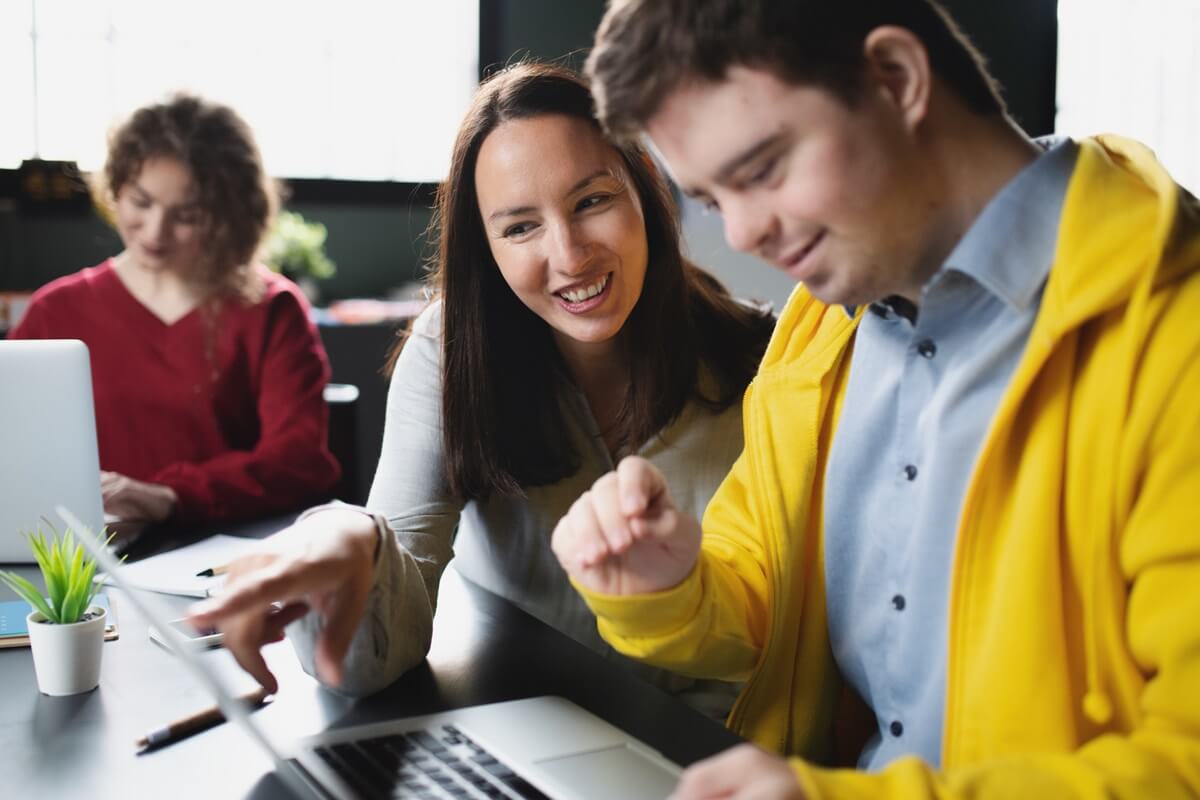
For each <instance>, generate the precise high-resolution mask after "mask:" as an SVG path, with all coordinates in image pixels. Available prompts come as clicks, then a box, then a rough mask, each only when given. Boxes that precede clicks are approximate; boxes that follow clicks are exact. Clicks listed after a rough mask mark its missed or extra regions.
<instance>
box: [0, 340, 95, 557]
mask: <svg viewBox="0 0 1200 800" xmlns="http://www.w3.org/2000/svg"><path fill="white" fill-rule="evenodd" d="M59 503H61V504H63V505H65V506H68V507H70V508H73V509H75V510H76V511H77V512H78V513H79V514H80V516H81V517H82V518H83V520H84V521H85V522H86V523H87V524H88V526H89V527H90V528H92V529H93V530H99V528H100V526H101V525H102V524H103V523H104V513H103V503H102V501H101V498H100V459H99V457H98V455H97V451H96V414H95V409H94V407H93V405H92V370H91V364H90V362H89V360H88V349H87V346H86V345H85V344H84V343H83V342H81V341H79V340H77V339H43V340H28V341H25V340H13V341H8V340H2V341H0V563H21V564H32V563H33V562H34V558H33V551H32V550H30V548H29V542H28V540H27V539H26V538H25V536H24V535H23V531H29V532H33V531H35V530H36V529H37V527H38V525H39V523H40V524H42V525H43V526H45V525H46V522H45V521H46V520H49V521H52V522H54V523H58V518H57V517H56V516H55V515H54V507H55V506H56V505H58V504H59ZM46 530H47V532H48V529H46ZM60 530H61V527H60Z"/></svg>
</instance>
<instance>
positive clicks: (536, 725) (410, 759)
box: [58, 507, 680, 800]
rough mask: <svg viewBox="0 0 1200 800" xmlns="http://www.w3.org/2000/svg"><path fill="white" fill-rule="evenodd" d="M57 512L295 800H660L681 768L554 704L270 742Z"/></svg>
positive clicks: (568, 706)
mask: <svg viewBox="0 0 1200 800" xmlns="http://www.w3.org/2000/svg"><path fill="white" fill-rule="evenodd" d="M58 514H59V515H60V516H61V518H62V519H63V520H65V521H66V522H67V524H69V525H70V526H71V527H72V528H74V529H75V530H77V531H79V532H80V539H81V540H82V542H83V543H84V545H85V546H86V547H87V549H88V552H89V553H91V555H92V556H94V557H95V559H96V561H97V564H98V566H99V568H100V569H101V570H103V571H105V572H107V573H108V574H109V577H110V580H111V582H112V583H114V584H116V586H117V587H118V588H120V589H121V590H122V591H123V592H124V595H125V596H126V597H127V598H128V599H129V601H130V602H131V603H132V604H133V605H134V607H135V608H137V610H138V611H139V612H141V614H142V615H143V616H144V617H145V618H146V620H147V621H148V622H149V623H150V624H151V625H152V626H154V627H155V628H156V629H157V630H158V631H159V633H160V634H162V636H163V637H164V639H165V640H166V641H167V642H169V643H170V645H171V646H172V647H171V649H172V650H173V651H174V652H175V653H176V655H177V656H178V657H179V658H181V659H182V660H183V663H184V666H185V667H187V668H188V669H189V670H191V671H192V673H193V674H194V676H195V677H196V678H197V679H198V680H199V681H200V682H201V683H203V684H204V685H205V686H206V687H208V689H209V690H210V692H211V693H212V695H213V697H214V698H215V699H216V701H217V704H218V705H219V706H220V708H221V710H222V711H223V712H224V713H225V716H226V718H227V719H229V720H231V721H232V722H233V723H234V724H235V725H237V726H238V727H239V728H241V729H242V730H243V731H244V732H245V733H246V734H247V735H248V736H249V738H250V739H252V740H253V741H255V742H257V743H258V745H259V746H260V747H261V748H262V749H263V750H264V751H265V752H266V754H267V755H269V756H270V757H271V759H272V761H273V762H274V764H275V771H276V774H277V775H278V776H279V777H280V778H281V779H282V780H283V782H284V783H285V784H286V785H287V786H288V787H289V788H290V789H291V790H292V792H293V793H294V794H295V795H296V796H297V797H306V798H307V797H319V798H329V797H332V798H339V800H340V798H375V797H429V798H456V797H459V798H491V799H492V800H500V799H502V798H503V799H508V798H554V800H612V798H622V800H661V798H664V797H666V796H667V795H669V794H670V793H671V791H672V790H673V789H674V787H675V783H676V781H677V779H678V777H679V772H680V769H679V767H678V766H676V765H675V764H673V763H671V762H670V761H668V760H667V759H665V758H664V757H663V756H662V755H661V754H659V753H658V752H656V751H654V750H652V749H651V748H650V747H648V746H647V745H645V744H643V743H641V742H639V741H637V740H636V739H634V738H633V737H631V736H629V735H628V734H626V733H624V732H622V731H621V730H620V729H618V728H616V727H614V726H612V725H610V724H609V723H607V722H605V721H604V720H602V719H600V718H599V717H597V716H595V715H594V714H592V713H590V712H588V711H585V710H584V709H582V708H580V707H579V706H577V705H575V704H573V703H571V702H569V701H567V700H564V699H563V698H560V697H552V696H542V697H532V698H527V699H523V700H513V701H510V702H505V703H494V704H490V705H482V706H471V707H468V708H461V709H455V710H452V711H446V712H442V713H438V714H432V715H428V716H422V717H408V718H404V719H396V720H391V721H389V722H382V723H375V724H371V725H362V726H357V727H351V728H342V729H338V730H333V731H329V732H327V733H323V734H320V735H318V736H314V737H309V738H306V739H302V740H299V741H296V742H290V743H283V742H276V741H272V739H271V736H270V735H269V734H268V733H267V732H266V731H265V729H264V728H262V727H260V726H259V725H258V723H257V722H255V721H254V720H253V718H251V716H250V715H249V714H247V713H246V711H245V709H244V708H243V707H242V706H241V704H240V703H239V701H238V700H236V699H235V698H234V696H233V694H232V693H231V692H230V691H229V690H228V689H227V688H226V687H225V686H224V684H223V683H222V682H221V679H220V678H219V677H218V676H217V673H216V672H215V671H214V670H212V669H211V668H210V667H209V665H208V664H207V663H205V661H204V660H203V658H201V657H200V656H199V655H198V654H196V653H193V652H191V651H190V650H189V649H188V648H187V647H186V646H185V644H184V642H183V641H182V638H181V637H180V635H179V633H177V632H176V631H175V630H174V629H173V628H171V627H170V626H169V625H168V624H167V620H169V619H170V616H171V615H170V614H168V613H164V611H163V610H162V609H161V608H160V607H159V606H158V601H157V600H155V599H153V598H151V597H150V596H148V595H147V594H145V593H141V592H134V591H133V590H132V588H131V587H130V586H129V585H128V584H127V582H126V581H125V580H124V578H123V577H122V574H121V573H122V569H121V567H120V566H119V564H118V563H117V561H116V559H114V558H113V557H112V556H111V555H110V554H109V553H108V551H107V549H106V548H104V547H103V546H102V545H101V544H100V543H99V540H98V539H96V538H95V537H94V536H93V535H92V534H91V532H90V531H89V530H88V526H87V525H85V524H84V523H83V522H82V521H81V520H79V519H77V518H76V517H75V516H74V515H73V514H71V512H70V511H68V510H67V509H65V508H61V507H60V508H59V509H58Z"/></svg>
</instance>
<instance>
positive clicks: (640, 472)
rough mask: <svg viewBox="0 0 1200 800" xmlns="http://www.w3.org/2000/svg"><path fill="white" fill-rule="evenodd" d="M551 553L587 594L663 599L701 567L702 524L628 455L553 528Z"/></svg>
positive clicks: (650, 468)
mask: <svg viewBox="0 0 1200 800" xmlns="http://www.w3.org/2000/svg"><path fill="white" fill-rule="evenodd" d="M551 547H552V548H553V550H554V555H555V556H557V557H558V563H560V564H561V565H562V567H563V569H565V570H566V571H567V574H569V575H570V576H571V577H572V578H574V579H575V580H576V581H578V582H579V583H580V584H582V585H583V586H584V587H586V588H587V589H588V590H589V591H593V592H597V593H599V594H616V595H629V594H645V593H649V592H659V591H662V590H664V589H670V588H671V587H672V586H675V585H676V584H678V583H679V582H680V581H682V580H683V579H684V578H685V577H687V575H688V573H690V572H691V571H692V567H693V566H695V564H696V556H697V554H698V553H699V552H700V523H699V522H698V521H697V520H696V519H695V518H693V517H691V516H688V515H686V514H681V513H680V512H679V510H678V509H676V508H675V504H674V503H673V502H672V500H671V494H670V492H668V491H667V484H666V481H665V480H664V479H663V476H662V473H661V472H659V471H658V470H657V469H656V468H655V467H654V465H652V464H651V463H650V462H649V461H646V460H645V459H644V458H638V457H637V456H629V457H628V458H625V459H623V460H622V461H621V463H620V464H618V465H617V469H616V470H615V471H614V472H610V473H608V474H607V475H605V476H603V477H602V478H600V479H599V480H597V481H596V483H595V484H593V485H592V488H591V490H590V491H587V492H584V493H583V495H582V496H581V497H580V498H579V499H578V500H576V501H575V504H574V505H573V506H571V510H570V511H568V512H567V515H566V516H565V517H563V518H562V519H561V520H560V521H559V523H558V525H557V527H555V529H554V538H553V540H552V543H551Z"/></svg>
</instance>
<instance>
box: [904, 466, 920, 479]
mask: <svg viewBox="0 0 1200 800" xmlns="http://www.w3.org/2000/svg"><path fill="white" fill-rule="evenodd" d="M904 477H906V478H908V479H909V480H910V481H915V480H916V479H917V468H916V467H914V466H913V465H912V464H905V465H904Z"/></svg>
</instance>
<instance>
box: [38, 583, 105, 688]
mask: <svg viewBox="0 0 1200 800" xmlns="http://www.w3.org/2000/svg"><path fill="white" fill-rule="evenodd" d="M88 610H89V611H91V612H92V613H94V614H97V616H94V617H92V618H91V619H89V620H86V621H84V622H75V623H72V624H70V625H55V624H53V623H50V622H47V621H46V618H45V617H43V616H42V615H41V613H39V612H37V611H33V612H30V614H29V616H28V617H26V620H25V621H26V624H27V625H28V627H29V647H30V649H31V650H33V671H34V672H35V673H36V674H37V683H38V691H40V692H41V693H42V694H48V695H53V696H56V697H57V696H61V695H68V694H80V693H81V692H90V691H91V690H92V689H95V688H96V687H97V686H99V685H100V654H101V653H102V652H103V647H104V625H105V622H106V621H107V617H108V612H107V611H105V610H104V609H103V608H100V607H99V606H92V607H91V608H90V609H88Z"/></svg>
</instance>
